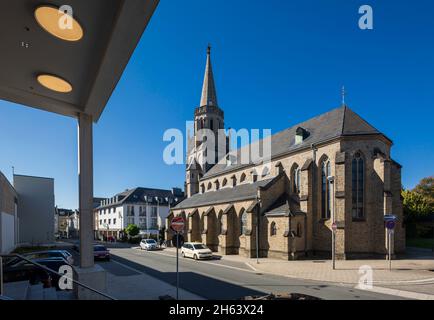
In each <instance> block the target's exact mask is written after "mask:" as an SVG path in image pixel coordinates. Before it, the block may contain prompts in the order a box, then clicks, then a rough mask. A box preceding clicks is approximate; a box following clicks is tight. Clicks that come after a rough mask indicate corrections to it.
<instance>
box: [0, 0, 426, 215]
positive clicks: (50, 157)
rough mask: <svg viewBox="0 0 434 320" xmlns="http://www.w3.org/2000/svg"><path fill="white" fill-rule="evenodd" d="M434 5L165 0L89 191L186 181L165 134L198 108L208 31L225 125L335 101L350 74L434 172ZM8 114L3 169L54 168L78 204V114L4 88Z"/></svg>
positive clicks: (99, 132) (404, 145)
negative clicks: (368, 8)
mask: <svg viewBox="0 0 434 320" xmlns="http://www.w3.org/2000/svg"><path fill="white" fill-rule="evenodd" d="M363 4H370V5H372V6H373V9H374V30H372V31H362V30H360V29H359V28H358V19H359V16H360V15H359V14H358V8H359V6H361V5H363ZM433 14H434V2H433V1H431V0H424V1H423V0H412V1H398V0H397V1H372V0H371V1H351V0H328V1H323V0H315V1H313V0H310V1H307V0H291V1H288V0H274V1H259V0H236V1H217V0H214V1H211V0H189V1H182V4H181V2H180V1H162V2H161V3H160V6H159V8H158V9H157V12H156V13H155V15H154V17H153V20H152V21H151V23H150V25H149V27H148V29H147V31H146V32H145V34H144V36H143V38H142V41H141V43H140V45H139V47H138V48H137V50H136V52H135V54H134V56H133V58H132V60H131V61H130V64H129V65H128V67H127V69H126V71H125V73H124V75H123V77H122V80H121V81H120V83H119V86H118V87H117V89H116V90H115V92H114V94H113V96H112V98H111V100H110V102H109V103H108V105H107V107H106V109H105V111H104V114H103V115H102V117H101V119H100V121H99V123H98V124H97V125H96V126H95V141H94V150H95V161H94V167H95V179H94V180H95V195H96V196H112V195H113V194H115V193H117V192H120V191H123V190H124V189H126V188H132V187H135V186H145V187H158V188H170V187H173V186H179V187H182V186H183V183H184V166H173V167H168V166H166V165H165V164H164V163H163V161H162V154H163V149H164V147H165V146H166V143H164V142H163V141H162V136H163V133H164V131H165V130H166V129H168V128H180V129H183V128H184V126H185V121H186V120H191V119H192V117H193V110H194V108H195V107H197V105H198V104H199V100H200V92H201V86H202V79H203V73H204V66H205V52H206V46H207V44H208V42H210V43H211V44H212V46H213V66H214V73H215V77H216V84H217V91H218V98H219V104H220V107H221V108H222V109H224V111H225V120H226V125H227V126H230V127H232V128H271V129H272V130H273V132H274V133H275V132H277V131H280V130H282V129H285V128H287V127H289V126H291V125H294V124H296V123H298V122H301V121H304V120H306V119H308V118H311V117H313V116H315V115H318V114H320V113H323V112H326V111H328V110H330V109H333V108H335V107H337V106H339V104H340V88H341V86H342V85H343V84H345V86H346V88H347V91H348V96H347V103H348V105H349V106H350V107H351V108H352V109H353V110H355V111H356V112H357V113H359V114H360V115H361V116H362V117H364V118H365V119H367V120H368V121H369V122H370V123H371V124H372V125H374V126H375V127H377V129H379V130H380V131H382V132H384V133H385V134H386V135H387V136H388V137H390V138H391V139H392V140H393V141H394V143H395V145H394V147H393V149H392V156H393V158H394V159H395V160H396V161H398V162H400V163H401V164H402V165H403V184H404V186H405V187H413V186H414V185H415V184H417V182H418V181H419V180H420V179H421V178H422V177H424V176H428V175H432V174H434V142H433V125H434V123H433V118H434V108H433V106H434V41H433V39H434V19H433V18H432V17H433ZM0 128H1V134H0V150H2V153H1V156H0V170H1V171H2V172H3V173H5V174H6V175H7V176H8V177H9V178H11V166H15V168H16V172H17V173H20V174H28V175H37V176H47V177H53V178H55V192H56V203H57V204H58V205H59V206H62V207H70V208H76V207H77V202H78V200H77V137H76V131H77V129H76V121H75V120H74V119H71V118H66V117H62V116H57V115H53V114H49V113H46V112H43V111H39V110H35V109H30V108H24V107H22V106H18V105H13V104H11V103H7V102H4V101H0Z"/></svg>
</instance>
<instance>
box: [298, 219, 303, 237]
mask: <svg viewBox="0 0 434 320" xmlns="http://www.w3.org/2000/svg"><path fill="white" fill-rule="evenodd" d="M302 235H303V230H302V227H301V222H299V223H297V237H299V238H301V236H302Z"/></svg>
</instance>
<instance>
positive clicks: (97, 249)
mask: <svg viewBox="0 0 434 320" xmlns="http://www.w3.org/2000/svg"><path fill="white" fill-rule="evenodd" d="M93 257H94V258H95V260H107V261H110V251H109V250H108V249H107V248H106V247H105V246H103V245H100V244H98V245H94V246H93Z"/></svg>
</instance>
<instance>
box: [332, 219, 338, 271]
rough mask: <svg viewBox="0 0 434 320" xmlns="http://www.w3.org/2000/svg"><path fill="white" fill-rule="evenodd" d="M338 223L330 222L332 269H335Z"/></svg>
mask: <svg viewBox="0 0 434 320" xmlns="http://www.w3.org/2000/svg"><path fill="white" fill-rule="evenodd" d="M337 229H338V225H337V223H336V222H333V224H332V242H333V243H332V259H333V270H336V230H337Z"/></svg>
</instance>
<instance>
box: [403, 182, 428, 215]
mask: <svg viewBox="0 0 434 320" xmlns="http://www.w3.org/2000/svg"><path fill="white" fill-rule="evenodd" d="M402 197H403V202H402V203H403V206H404V216H405V219H406V221H415V220H420V219H421V218H422V219H423V218H425V217H427V216H428V215H429V214H430V213H431V212H432V207H431V205H430V203H429V201H428V200H427V198H425V197H424V196H423V195H421V194H420V193H417V192H415V191H410V190H404V191H402Z"/></svg>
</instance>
